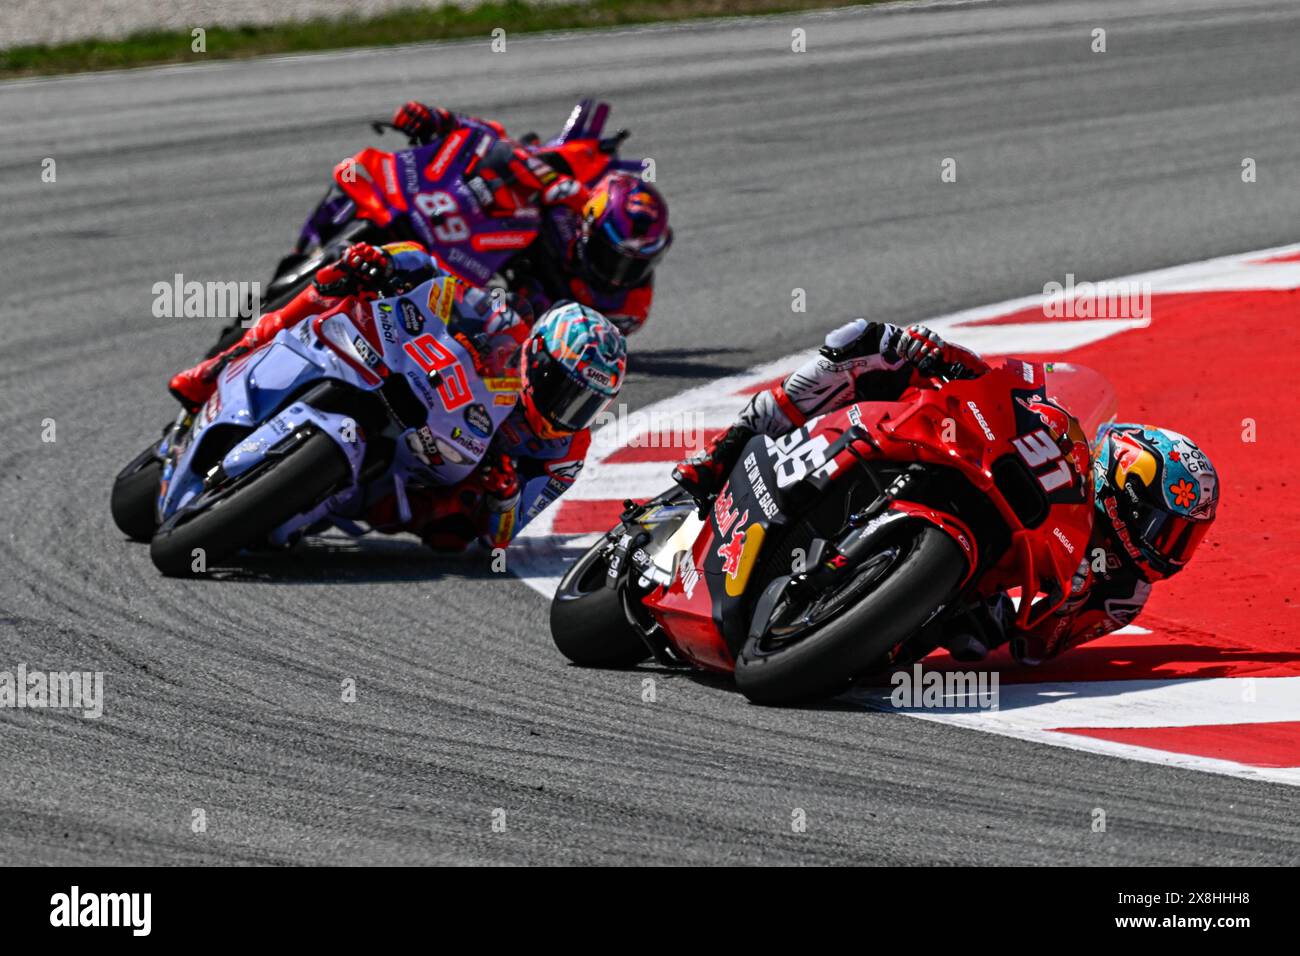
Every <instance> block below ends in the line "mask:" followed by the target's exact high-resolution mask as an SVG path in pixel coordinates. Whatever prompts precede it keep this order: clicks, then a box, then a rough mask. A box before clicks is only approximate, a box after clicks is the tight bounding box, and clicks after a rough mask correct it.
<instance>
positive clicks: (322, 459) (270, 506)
mask: <svg viewBox="0 0 1300 956" xmlns="http://www.w3.org/2000/svg"><path fill="white" fill-rule="evenodd" d="M350 478H351V468H350V467H349V465H348V462H347V460H346V459H345V458H344V457H343V453H342V452H341V451H340V450H339V448H338V446H337V445H336V444H335V443H334V439H332V438H330V436H329V435H326V434H325V433H324V432H316V433H315V434H313V435H311V436H310V437H308V438H307V439H306V440H305V441H303V442H302V444H300V445H299V446H298V447H297V448H294V449H292V450H290V451H289V452H288V454H287V455H285V457H283V458H275V459H272V462H271V464H270V465H268V466H266V467H265V468H263V469H261V470H259V471H258V473H257V474H256V475H255V476H253V477H252V478H251V480H250V481H249V482H248V483H247V484H244V485H241V486H239V487H236V488H235V489H234V490H233V491H231V492H229V493H228V494H225V495H223V496H221V497H219V498H217V499H216V500H214V501H212V502H211V503H210V504H208V505H206V506H204V507H202V508H200V509H199V510H197V511H195V510H192V509H190V508H188V507H187V508H182V509H181V510H180V511H178V512H176V514H174V515H172V516H171V517H170V518H168V519H167V520H166V521H164V522H163V524H162V527H160V528H159V529H158V531H157V533H156V534H155V535H154V536H153V541H152V543H151V544H150V546H149V556H150V557H151V558H152V559H153V563H154V566H155V567H157V568H158V570H159V571H161V572H162V573H163V574H166V575H169V576H173V577H190V576H192V575H194V574H197V573H199V572H196V571H195V570H194V569H193V562H194V551H195V549H202V551H203V557H204V563H205V566H211V565H213V564H216V563H217V562H218V561H220V560H222V559H223V558H226V557H228V556H229V555H231V554H234V553H235V552H236V551H238V550H239V549H240V548H244V547H248V546H250V545H253V544H257V543H258V542H259V541H261V540H262V539H264V538H265V537H266V536H267V535H268V534H270V533H271V532H272V531H274V530H275V529H276V528H278V527H279V526H280V525H282V524H284V523H285V522H286V521H288V520H289V519H290V518H292V517H293V516H294V515H298V514H301V513H302V512H304V511H307V510H308V509H310V508H313V507H315V506H316V505H317V504H319V503H320V502H321V501H322V500H323V499H324V498H325V496H326V495H327V494H328V493H329V492H331V491H332V490H333V489H335V488H337V487H338V486H340V485H341V484H343V483H344V482H345V481H347V480H349V479H350Z"/></svg>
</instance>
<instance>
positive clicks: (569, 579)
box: [551, 540, 650, 667]
mask: <svg viewBox="0 0 1300 956" xmlns="http://www.w3.org/2000/svg"><path fill="white" fill-rule="evenodd" d="M604 545H605V542H604V541H603V540H602V541H598V542H596V544H594V545H593V546H592V547H591V549H590V550H589V551H588V552H587V553H586V554H584V555H583V556H582V557H581V558H579V559H578V563H577V564H575V565H574V566H573V567H571V568H570V569H569V573H568V574H566V575H565V576H564V579H563V580H562V581H561V582H560V587H559V588H558V589H557V590H556V592H555V597H554V598H552V599H551V640H553V641H554V642H555V646H556V647H557V648H559V651H560V653H561V654H563V655H564V656H565V657H567V658H568V659H569V660H571V661H572V662H573V663H575V664H577V665H579V666H580V667H632V666H633V665H635V664H639V663H641V661H643V660H645V659H646V658H647V657H649V656H650V652H649V650H647V649H646V646H645V642H644V641H642V640H641V638H640V637H639V636H637V633H636V631H634V630H633V629H632V625H631V624H629V623H628V621H627V616H626V615H625V614H624V613H623V600H622V598H621V597H620V596H619V592H618V591H617V590H615V589H613V588H607V587H605V572H606V570H607V567H608V565H607V563H606V561H605V556H604Z"/></svg>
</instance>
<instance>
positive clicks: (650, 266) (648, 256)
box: [586, 222, 668, 288]
mask: <svg viewBox="0 0 1300 956" xmlns="http://www.w3.org/2000/svg"><path fill="white" fill-rule="evenodd" d="M622 242H623V241H622V239H620V238H619V236H618V234H617V233H616V232H615V231H614V227H613V225H612V224H611V223H608V222H607V223H605V224H604V225H603V226H601V227H600V228H599V229H597V230H596V231H595V232H594V233H592V235H591V237H590V238H589V239H588V240H587V242H586V259H587V267H588V268H589V269H590V270H591V272H592V274H593V275H594V276H595V277H596V278H598V279H599V280H600V281H601V282H604V283H606V284H607V285H610V286H613V287H615V288H624V287H627V286H633V285H637V284H638V283H640V282H641V281H642V280H644V279H645V277H646V276H648V275H649V274H650V273H651V272H652V271H653V270H654V267H655V263H656V262H657V261H658V259H659V256H660V255H661V254H662V253H663V251H664V250H665V249H666V248H668V244H667V242H666V241H660V242H657V243H655V244H654V246H653V247H652V248H648V249H646V250H638V251H635V252H634V251H632V250H630V249H628V248H626V246H624V245H623V244H622Z"/></svg>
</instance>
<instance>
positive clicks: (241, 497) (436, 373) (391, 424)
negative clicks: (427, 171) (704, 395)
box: [111, 278, 519, 576]
mask: <svg viewBox="0 0 1300 956" xmlns="http://www.w3.org/2000/svg"><path fill="white" fill-rule="evenodd" d="M454 281H455V280H453V279H441V278H435V279H431V280H430V281H428V282H426V283H424V284H423V285H421V286H419V287H417V288H415V289H413V290H411V291H410V292H407V293H404V294H402V295H395V296H390V297H386V298H370V299H367V298H359V297H356V296H349V297H348V298H345V299H343V300H341V301H340V302H339V303H337V304H336V305H334V306H333V307H332V308H330V309H329V310H328V311H325V312H323V313H321V314H320V315H317V316H315V317H312V318H309V319H306V320H304V321H302V322H300V323H298V324H297V325H296V326H294V327H293V328H291V329H285V330H283V331H282V332H280V333H279V334H278V335H277V336H276V337H275V338H274V339H272V340H271V341H270V342H268V343H267V344H266V345H264V346H263V347H261V348H259V349H257V350H256V351H253V352H250V353H248V354H247V355H243V356H240V357H239V358H237V359H235V360H234V361H232V362H231V363H230V364H229V365H228V366H226V368H225V369H224V370H223V371H222V372H221V374H220V376H219V378H218V381H217V388H216V390H215V391H214V392H213V394H212V397H211V398H209V399H208V401H207V403H206V404H204V405H203V406H202V408H200V409H199V410H198V411H197V412H195V413H193V414H190V413H188V412H185V413H182V414H181V415H180V416H179V417H178V418H177V420H176V421H175V423H174V424H172V425H171V426H169V427H168V428H167V429H166V431H165V432H164V434H163V437H162V439H161V441H159V442H157V443H156V444H151V445H150V446H149V447H148V448H147V449H145V451H143V452H142V453H141V454H140V455H138V456H137V457H136V458H135V460H133V461H132V462H131V463H130V464H129V465H127V466H126V468H124V469H123V470H122V471H121V473H120V474H119V475H118V476H117V479H116V481H115V482H114V485H113V494H112V502H111V505H112V513H113V519H114V521H115V522H116V524H117V526H118V528H119V529H120V530H121V531H122V532H123V533H125V534H126V535H127V536H128V537H131V538H133V539H135V540H140V541H146V540H147V541H150V556H151V557H152V558H153V562H154V564H155V565H156V566H157V568H158V569H159V570H160V571H162V573H163V574H168V575H177V576H188V575H192V574H196V573H199V572H202V571H204V570H206V569H207V568H208V567H209V566H210V565H213V564H216V563H218V562H220V561H222V560H223V559H225V558H228V557H230V556H231V555H233V554H235V553H236V552H238V551H239V550H240V549H242V548H248V547H258V546H271V547H276V546H281V547H284V546H288V545H291V544H292V543H293V542H295V541H296V540H298V539H299V538H300V537H301V536H302V535H304V534H307V533H309V532H315V531H319V530H324V529H326V528H329V527H331V526H332V527H337V528H340V529H342V530H343V531H345V532H347V533H349V534H355V535H360V534H364V533H365V530H366V529H364V528H363V527H361V526H359V525H358V524H356V521H355V519H357V517H358V516H359V515H360V514H361V513H362V512H363V510H364V507H365V504H366V503H367V502H370V501H374V500H376V499H378V498H380V497H384V496H386V495H388V494H390V493H391V494H393V495H395V496H396V501H397V511H398V514H399V516H400V517H401V518H402V519H403V520H406V519H408V518H409V517H410V507H409V504H408V501H407V497H406V487H407V485H408V484H419V485H424V486H452V485H456V484H458V483H460V482H461V481H463V480H464V479H465V478H467V477H469V476H470V475H471V474H472V473H473V472H474V471H475V469H476V468H477V467H478V466H479V464H480V462H481V461H482V460H483V458H484V456H485V455H486V454H487V451H488V446H489V444H490V443H491V440H492V436H493V435H494V434H495V432H496V430H497V427H498V426H499V425H500V424H501V422H502V421H503V420H504V419H505V418H506V417H507V416H508V415H509V414H510V412H511V411H512V410H513V408H514V406H515V403H516V402H517V400H518V397H519V380H518V378H513V377H510V378H493V377H488V376H481V375H480V374H479V372H478V366H477V363H476V358H477V356H476V355H475V354H474V352H473V347H472V344H471V343H469V342H468V341H467V340H465V341H462V339H460V338H458V337H456V336H453V335H452V334H451V332H450V331H449V330H448V328H447V326H446V324H445V321H444V319H443V317H444V316H447V315H448V314H449V313H450V305H451V297H452V295H453V294H454Z"/></svg>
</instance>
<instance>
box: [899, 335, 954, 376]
mask: <svg viewBox="0 0 1300 956" xmlns="http://www.w3.org/2000/svg"><path fill="white" fill-rule="evenodd" d="M947 348H948V343H947V342H945V341H944V340H943V339H942V338H940V337H939V335H938V333H936V332H931V331H930V330H929V329H928V328H926V327H925V326H924V325H909V326H908V327H907V328H905V329H903V330H902V331H901V332H899V334H898V338H897V340H896V342H895V345H894V351H895V352H897V353H898V357H899V358H901V359H903V360H905V361H908V362H911V363H912V364H913V365H915V366H916V370H917V371H918V372H920V373H921V374H922V375H930V374H933V373H934V372H936V371H938V370H939V366H941V365H946V364H947V362H946V361H945V359H944V355H945V352H946V350H947Z"/></svg>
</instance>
